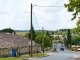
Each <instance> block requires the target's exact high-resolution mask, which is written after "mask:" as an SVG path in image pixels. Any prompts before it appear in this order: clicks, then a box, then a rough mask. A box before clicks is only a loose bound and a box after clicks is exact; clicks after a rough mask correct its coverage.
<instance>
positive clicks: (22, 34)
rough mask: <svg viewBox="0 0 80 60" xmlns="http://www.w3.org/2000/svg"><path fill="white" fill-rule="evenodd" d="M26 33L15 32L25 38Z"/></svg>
mask: <svg viewBox="0 0 80 60" xmlns="http://www.w3.org/2000/svg"><path fill="white" fill-rule="evenodd" d="M27 33H28V32H16V34H17V35H21V36H25V34H27Z"/></svg>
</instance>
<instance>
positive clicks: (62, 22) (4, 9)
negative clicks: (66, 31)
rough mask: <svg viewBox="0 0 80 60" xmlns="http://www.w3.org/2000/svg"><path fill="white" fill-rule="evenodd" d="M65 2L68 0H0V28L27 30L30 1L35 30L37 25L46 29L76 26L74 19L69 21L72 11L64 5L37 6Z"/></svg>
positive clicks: (28, 26)
mask: <svg viewBox="0 0 80 60" xmlns="http://www.w3.org/2000/svg"><path fill="white" fill-rule="evenodd" d="M67 2H68V0H47V1H46V0H0V6H1V7H0V24H1V25H2V27H1V28H0V29H2V28H5V27H6V28H7V27H11V28H13V29H16V30H19V29H20V30H24V29H25V30H29V29H30V13H31V10H30V9H31V3H32V4H33V10H34V14H35V17H34V14H33V25H34V28H35V30H38V26H39V27H40V29H42V27H44V28H45V29H46V30H57V29H61V28H73V27H75V26H76V25H75V23H76V21H71V17H72V13H69V12H68V11H67V9H66V8H65V7H38V6H64V3H67ZM35 5H37V6H35ZM35 18H36V20H37V23H38V26H37V24H36V21H35Z"/></svg>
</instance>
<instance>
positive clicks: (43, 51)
mask: <svg viewBox="0 0 80 60" xmlns="http://www.w3.org/2000/svg"><path fill="white" fill-rule="evenodd" d="M42 49H43V53H44V27H42Z"/></svg>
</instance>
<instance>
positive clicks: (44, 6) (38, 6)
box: [33, 5, 64, 7]
mask: <svg viewBox="0 0 80 60" xmlns="http://www.w3.org/2000/svg"><path fill="white" fill-rule="evenodd" d="M33 6H37V7H64V6H38V5H33Z"/></svg>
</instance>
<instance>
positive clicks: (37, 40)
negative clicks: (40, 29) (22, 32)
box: [34, 35, 52, 47]
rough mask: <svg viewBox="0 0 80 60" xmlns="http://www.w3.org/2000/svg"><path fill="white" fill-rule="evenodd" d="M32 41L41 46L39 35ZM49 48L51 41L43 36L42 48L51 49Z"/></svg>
mask: <svg viewBox="0 0 80 60" xmlns="http://www.w3.org/2000/svg"><path fill="white" fill-rule="evenodd" d="M34 41H35V42H36V43H38V44H40V45H42V36H41V35H39V36H37V37H36V38H35V40H34ZM51 46H52V41H51V39H50V37H48V36H44V47H51Z"/></svg>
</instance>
